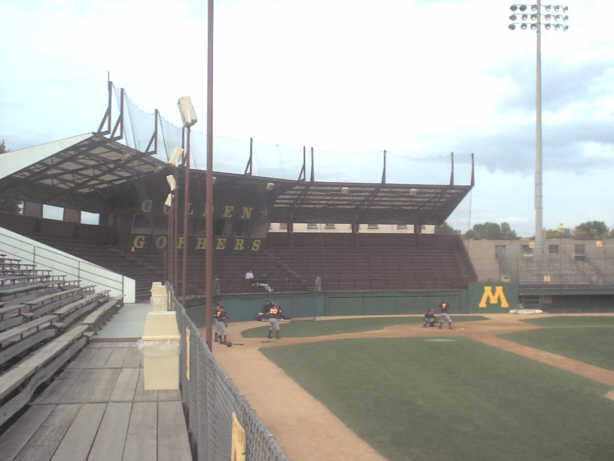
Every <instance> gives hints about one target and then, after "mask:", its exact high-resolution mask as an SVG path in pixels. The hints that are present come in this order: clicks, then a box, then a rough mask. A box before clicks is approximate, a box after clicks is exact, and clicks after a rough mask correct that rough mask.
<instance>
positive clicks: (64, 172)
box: [0, 133, 167, 210]
mask: <svg viewBox="0 0 614 461" xmlns="http://www.w3.org/2000/svg"><path fill="white" fill-rule="evenodd" d="M166 169H167V165H166V164H165V163H164V162H161V161H160V160H157V159H156V158H153V157H151V155H150V154H145V153H143V152H140V151H138V150H135V149H132V148H130V147H128V146H125V145H123V144H120V143H119V142H117V141H114V140H111V139H109V138H107V137H105V136H102V135H100V134H96V133H88V134H83V135H78V136H73V137H71V138H66V139H62V140H59V141H54V142H51V143H47V144H42V145H40V146H35V147H31V148H27V149H21V150H18V151H13V152H8V153H6V154H3V155H0V193H2V194H3V195H4V194H7V195H11V196H14V197H16V198H19V199H22V200H31V201H37V202H41V203H48V204H52V205H60V206H74V207H79V208H83V209H88V210H96V209H104V197H101V196H100V195H99V194H100V193H101V192H102V191H105V190H108V189H109V188H112V187H113V186H117V185H120V184H123V183H126V182H133V181H138V179H139V178H141V177H144V176H149V175H151V174H154V173H160V172H162V171H165V170H166Z"/></svg>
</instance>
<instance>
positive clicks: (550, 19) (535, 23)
mask: <svg viewBox="0 0 614 461" xmlns="http://www.w3.org/2000/svg"><path fill="white" fill-rule="evenodd" d="M527 8H528V9H530V10H531V11H532V12H533V13H532V14H531V15H530V17H527V16H528V15H526V14H523V15H521V16H520V20H519V19H518V15H514V14H513V15H512V16H510V21H512V23H511V24H510V25H509V28H510V30H515V29H516V27H517V26H520V29H522V30H527V28H530V29H531V30H533V31H535V32H536V34H535V35H536V38H537V40H536V48H537V51H536V57H537V59H536V78H535V83H536V85H535V86H536V97H535V134H536V136H535V255H536V256H537V261H538V270H540V266H539V262H541V259H542V256H543V254H544V228H543V227H544V226H543V194H542V174H543V173H542V62H541V61H542V51H541V32H542V27H543V28H544V29H546V30H551V29H554V30H559V31H566V30H567V29H568V28H569V26H568V25H567V24H566V22H567V21H568V20H569V16H567V15H561V14H559V13H560V12H562V13H567V11H568V10H569V8H568V7H567V6H562V5H542V2H541V0H537V2H536V3H535V4H532V5H522V4H514V5H511V6H510V9H511V10H512V11H525V10H527ZM542 10H543V11H546V14H542ZM552 11H554V12H555V14H551V12H552ZM512 18H514V19H512Z"/></svg>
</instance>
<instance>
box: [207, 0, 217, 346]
mask: <svg viewBox="0 0 614 461" xmlns="http://www.w3.org/2000/svg"><path fill="white" fill-rule="evenodd" d="M213 6H214V0H207V175H206V178H205V229H206V230H205V237H206V239H207V243H206V248H207V249H206V251H205V342H206V343H207V346H208V347H209V350H212V343H213V342H212V340H211V337H212V336H213V327H212V325H211V313H212V311H213V252H214V251H215V250H214V249H213V242H214V235H213Z"/></svg>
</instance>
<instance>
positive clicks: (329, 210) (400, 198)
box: [215, 172, 472, 225]
mask: <svg viewBox="0 0 614 461" xmlns="http://www.w3.org/2000/svg"><path fill="white" fill-rule="evenodd" d="M215 176H216V189H217V188H218V187H219V188H221V186H223V185H229V184H233V183H234V184H241V183H248V182H249V183H253V182H259V183H262V187H263V188H265V189H270V190H269V193H268V200H269V219H270V221H271V222H307V223H309V222H318V223H372V224H435V225H439V224H442V223H443V222H444V221H445V220H446V219H447V217H448V216H449V215H450V213H452V211H453V210H454V209H455V208H456V207H457V206H458V204H459V203H460V202H461V201H462V200H463V198H464V197H465V196H466V195H467V193H468V192H469V191H470V190H471V188H472V186H471V185H468V186H455V185H424V184H385V183H376V184H373V183H348V182H320V181H313V182H311V181H292V180H285V179H277V178H264V177H255V176H246V175H237V174H230V173H217V172H216V173H215Z"/></svg>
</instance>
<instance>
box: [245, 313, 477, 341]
mask: <svg viewBox="0 0 614 461" xmlns="http://www.w3.org/2000/svg"><path fill="white" fill-rule="evenodd" d="M452 320H453V321H454V322H455V323H457V322H470V321H475V320H488V319H487V318H486V317H483V316H481V315H467V316H463V317H459V316H456V317H454V316H452ZM422 322H423V318H422V317H375V318H352V319H335V320H293V321H292V322H290V323H288V324H285V325H283V326H282V335H283V336H284V337H287V338H305V337H308V336H326V335H334V334H339V333H356V332H359V331H369V330H381V329H382V328H385V327H388V326H391V325H402V324H407V323H410V324H417V323H422ZM268 328H269V327H268V322H267V323H266V326H262V327H255V328H250V329H249V330H245V331H243V333H242V336H243V337H245V338H258V337H264V336H266V334H267V331H268Z"/></svg>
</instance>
